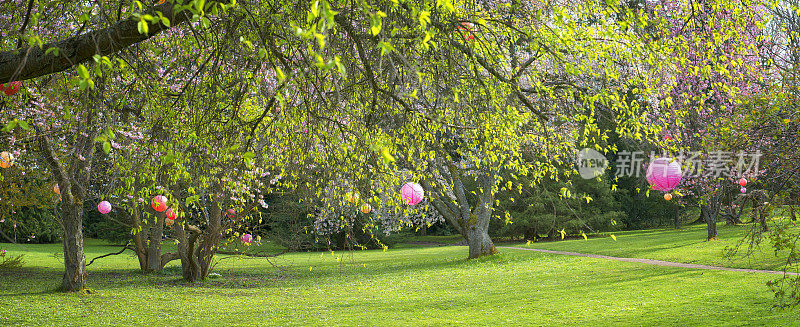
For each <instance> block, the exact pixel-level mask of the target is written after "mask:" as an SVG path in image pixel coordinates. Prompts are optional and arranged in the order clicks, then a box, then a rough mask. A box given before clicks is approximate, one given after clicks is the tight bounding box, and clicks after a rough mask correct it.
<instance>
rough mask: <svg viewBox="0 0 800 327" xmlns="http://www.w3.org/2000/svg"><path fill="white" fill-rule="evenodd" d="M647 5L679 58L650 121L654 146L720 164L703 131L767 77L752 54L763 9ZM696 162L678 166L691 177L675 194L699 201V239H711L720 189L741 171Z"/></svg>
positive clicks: (713, 4) (756, 52)
mask: <svg viewBox="0 0 800 327" xmlns="http://www.w3.org/2000/svg"><path fill="white" fill-rule="evenodd" d="M652 4H653V6H652V9H651V10H652V12H653V15H654V16H655V17H657V18H658V19H661V20H663V21H665V23H666V27H667V30H666V31H665V32H667V33H666V34H665V35H664V37H667V38H669V39H670V40H672V41H673V42H674V44H675V47H674V49H675V50H674V56H675V57H677V58H679V59H678V62H679V64H678V66H677V67H676V69H677V70H676V71H675V73H674V74H672V76H670V77H669V78H665V79H664V81H666V82H667V84H666V85H664V87H667V88H669V94H668V96H667V97H664V98H663V99H662V100H661V103H660V104H661V105H662V106H663V107H665V108H671V110H660V111H659V112H656V113H655V117H656V119H655V120H654V123H655V124H659V125H661V126H663V128H664V133H663V134H662V136H663V137H665V138H666V136H667V135H668V136H669V139H668V140H665V141H662V142H659V143H661V144H664V146H665V150H668V151H672V152H673V153H678V152H679V151H681V152H683V155H682V157H683V159H692V155H693V154H694V153H700V155H701V156H700V157H698V158H695V159H697V161H700V160H704V161H712V160H718V159H720V160H723V161H724V162H723V163H727V159H725V158H719V157H714V156H713V155H714V153H715V151H717V152H716V153H718V149H715V148H713V147H710V146H709V145H708V144H707V143H705V140H706V139H707V138H708V137H710V136H711V135H713V132H714V131H713V130H712V129H709V128H708V126H709V125H710V124H712V123H713V122H714V120H715V119H717V118H719V117H725V116H730V115H731V114H732V113H733V110H734V109H735V107H736V105H737V103H738V99H739V98H740V97H742V96H749V95H751V94H754V93H756V92H758V91H759V90H760V88H761V85H762V84H761V83H762V81H763V80H764V78H765V76H767V73H766V72H765V71H764V70H763V68H762V67H763V66H762V65H761V62H760V61H759V51H760V50H761V49H763V48H764V47H765V46H766V44H765V43H764V41H763V39H762V38H760V34H761V29H762V26H763V24H764V19H765V17H764V15H763V13H764V9H765V8H766V6H765V5H763V4H760V3H756V4H754V5H753V10H743V8H744V7H747V4H745V3H739V2H726V1H703V2H695V1H687V2H672V1H654V2H652ZM750 152H751V151H748V153H750ZM697 161H695V162H694V164H693V165H690V166H686V167H684V168H685V169H686V170H688V171H691V172H697V176H687V177H688V178H686V179H685V181H684V182H683V185H682V188H681V190H682V191H681V192H682V193H683V194H684V195H686V196H696V197H698V198H699V199H700V209H701V218H702V219H703V220H704V221H705V222H706V224H707V227H708V228H707V229H708V237H707V239H708V240H715V239H717V230H716V223H717V214H718V212H719V210H720V205H721V202H722V201H723V199H724V198H725V192H724V191H723V189H724V188H722V187H721V183H731V182H732V181H733V178H734V177H736V179H738V178H739V177H742V176H741V174H744V173H745V172H744V171H740V172H738V174H740V176H731V171H732V170H734V169H732V168H733V167H728V166H725V167H715V166H712V165H704V163H703V162H697ZM749 174H757V172H749ZM747 176H748V177H750V175H747ZM723 177H729V178H727V179H723Z"/></svg>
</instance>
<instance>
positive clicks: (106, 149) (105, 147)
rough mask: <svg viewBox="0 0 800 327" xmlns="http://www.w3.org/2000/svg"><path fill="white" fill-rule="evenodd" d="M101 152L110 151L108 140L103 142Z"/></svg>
mask: <svg viewBox="0 0 800 327" xmlns="http://www.w3.org/2000/svg"><path fill="white" fill-rule="evenodd" d="M103 152H105V153H106V154H108V153H111V143H110V142H108V141H106V142H103Z"/></svg>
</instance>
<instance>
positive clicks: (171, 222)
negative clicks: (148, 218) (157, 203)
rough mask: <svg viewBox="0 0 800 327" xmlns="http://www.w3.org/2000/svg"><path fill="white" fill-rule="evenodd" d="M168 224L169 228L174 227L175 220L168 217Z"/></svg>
mask: <svg viewBox="0 0 800 327" xmlns="http://www.w3.org/2000/svg"><path fill="white" fill-rule="evenodd" d="M166 224H167V226H172V225H174V224H175V219H169V217H167V220H166Z"/></svg>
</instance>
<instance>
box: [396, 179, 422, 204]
mask: <svg viewBox="0 0 800 327" xmlns="http://www.w3.org/2000/svg"><path fill="white" fill-rule="evenodd" d="M400 196H401V198H402V199H403V203H405V204H410V205H415V204H417V203H420V202H422V198H423V197H425V191H424V190H423V189H422V185H419V184H417V183H414V182H408V183H406V184H405V185H403V187H401V188H400Z"/></svg>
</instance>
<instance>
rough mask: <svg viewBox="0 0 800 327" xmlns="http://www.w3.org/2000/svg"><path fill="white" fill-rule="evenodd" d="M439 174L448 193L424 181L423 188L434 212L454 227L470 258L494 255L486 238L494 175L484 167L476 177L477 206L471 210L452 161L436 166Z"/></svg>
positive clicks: (492, 244) (462, 184)
mask: <svg viewBox="0 0 800 327" xmlns="http://www.w3.org/2000/svg"><path fill="white" fill-rule="evenodd" d="M437 168H438V172H439V173H440V174H441V176H442V178H443V179H445V180H446V182H447V184H449V189H442V188H434V187H432V184H431V183H429V182H427V181H422V186H423V188H424V189H425V191H426V193H427V194H430V195H431V197H432V200H431V204H433V206H434V208H436V211H438V212H439V214H441V215H442V216H443V217H445V219H446V220H447V221H448V222H449V223H450V224H451V225H453V227H455V228H456V229H457V230H458V232H459V233H461V235H462V236H463V237H464V240H466V241H467V245H468V246H469V258H470V259H473V258H478V257H482V256H485V255H493V254H495V253H497V252H498V251H497V248H496V247H495V246H494V242H492V238H491V237H490V236H489V221H490V219H491V218H492V212H493V210H494V190H493V188H494V183H495V180H496V174H497V172H496V171H495V170H493V169H490V168H488V167H485V168H484V169H482V170H481V171H480V172H479V174H478V181H479V189H478V190H477V191H476V192H475V193H476V194H477V195H478V200H477V204H476V205H475V207H474V208H473V207H472V206H471V205H470V203H469V201H468V199H467V196H466V190H465V189H464V183H463V181H462V180H461V176H463V174H462V173H461V172H460V171H459V169H458V168H457V167H456V165H455V164H454V163H453V162H452V161H448V162H446V163H444V164H442V163H439V164H438V166H437Z"/></svg>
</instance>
